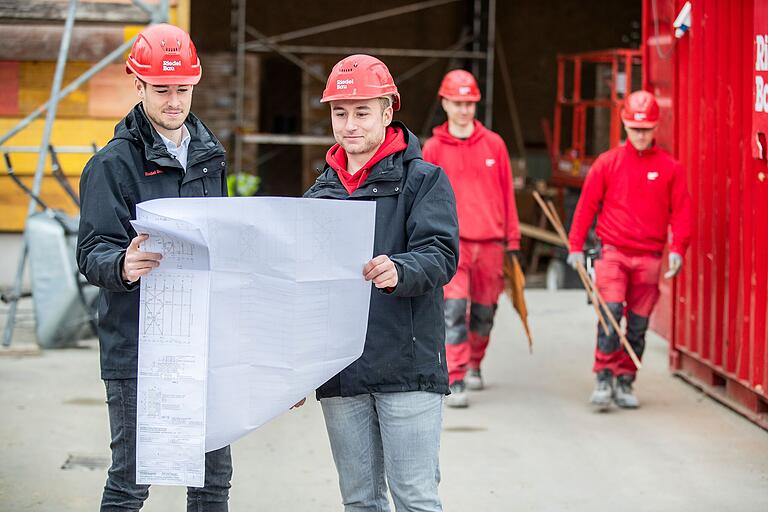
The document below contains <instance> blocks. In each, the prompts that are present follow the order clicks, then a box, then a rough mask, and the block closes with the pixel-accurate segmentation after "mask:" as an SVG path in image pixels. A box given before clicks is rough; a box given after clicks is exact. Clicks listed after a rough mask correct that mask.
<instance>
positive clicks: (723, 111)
mask: <svg viewBox="0 0 768 512" xmlns="http://www.w3.org/2000/svg"><path fill="white" fill-rule="evenodd" d="M684 4H685V2H684V1H681V0H643V40H644V41H645V45H644V67H645V77H646V83H645V87H646V88H647V89H648V90H650V91H652V92H654V93H655V94H657V95H658V96H659V98H660V102H659V103H660V105H661V107H662V112H663V114H662V115H663V122H664V123H666V124H665V125H664V126H662V127H661V128H660V130H659V133H658V142H659V143H660V144H661V145H662V146H664V147H666V148H667V149H669V150H670V151H672V152H673V154H675V156H677V158H679V159H680V161H681V162H682V163H683V164H684V165H685V167H686V168H687V170H688V180H689V181H688V185H689V188H690V192H691V196H692V199H693V207H694V212H695V216H694V226H693V233H692V234H693V242H692V245H691V248H690V250H689V251H688V254H687V255H686V260H685V266H684V272H683V273H682V274H681V276H680V277H679V278H678V279H677V280H676V282H675V283H674V285H671V284H667V286H666V288H664V289H663V295H664V297H663V298H664V300H662V301H661V302H660V304H659V307H658V309H657V313H656V317H655V318H654V327H655V328H657V329H658V330H660V331H661V333H662V335H664V336H666V337H667V338H668V339H669V340H670V342H671V343H670V365H671V368H672V370H673V371H674V372H675V373H677V374H678V375H681V376H682V377H684V378H686V379H687V380H689V381H691V382H693V383H695V384H697V385H699V386H701V387H702V389H704V390H705V391H706V392H707V393H709V394H710V395H712V396H713V397H715V398H716V399H718V400H720V401H722V402H724V403H726V404H728V405H729V406H731V407H733V408H734V409H736V410H738V411H739V412H741V413H743V414H745V415H746V416H747V417H749V418H750V419H751V420H753V421H755V422H756V423H758V424H759V425H761V426H763V427H764V428H768V394H767V391H768V365H767V364H766V363H767V361H768V323H766V316H768V179H767V175H768V166H767V165H766V159H765V153H766V139H765V137H766V134H768V5H766V3H765V2H764V1H762V0H729V1H724V0H696V1H695V2H692V11H691V24H690V31H689V32H688V33H686V34H685V35H683V36H682V37H681V38H679V39H677V38H675V36H674V29H673V28H672V23H673V21H674V20H675V18H676V17H677V15H678V13H679V12H680V9H681V8H682V7H683V5H684Z"/></svg>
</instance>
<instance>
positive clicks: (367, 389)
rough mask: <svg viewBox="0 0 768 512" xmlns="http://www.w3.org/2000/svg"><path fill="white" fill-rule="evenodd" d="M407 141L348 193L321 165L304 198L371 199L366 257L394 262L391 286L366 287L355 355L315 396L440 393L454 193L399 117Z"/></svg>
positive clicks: (453, 247)
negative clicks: (361, 342)
mask: <svg viewBox="0 0 768 512" xmlns="http://www.w3.org/2000/svg"><path fill="white" fill-rule="evenodd" d="M395 125H397V126H398V127H399V128H400V129H402V130H403V131H404V134H405V139H406V142H407V144H408V147H407V148H406V149H405V150H403V151H401V152H398V153H395V154H393V155H390V156H388V157H386V158H384V159H383V160H382V161H380V162H379V163H377V164H376V165H374V166H373V168H372V169H371V173H370V176H368V178H367V179H366V181H365V182H364V183H363V184H362V185H361V186H360V187H359V188H358V189H357V190H355V191H354V192H353V193H352V194H351V195H350V194H348V193H347V191H346V189H345V188H344V186H343V185H342V184H341V182H340V181H339V178H338V175H337V174H336V171H335V170H334V169H332V168H330V167H329V166H327V165H326V167H325V169H324V171H323V173H322V174H321V175H320V177H319V178H317V181H316V182H315V184H314V185H313V186H312V187H311V188H310V189H309V190H308V191H307V192H306V193H305V194H304V197H309V198H324V199H349V200H358V201H376V233H375V237H374V249H373V253H374V256H378V255H381V254H386V255H388V256H389V257H390V258H391V259H392V261H393V262H394V263H395V266H396V267H397V273H398V284H397V287H396V288H395V289H394V291H392V292H391V293H386V292H383V291H380V290H377V289H376V288H375V287H372V290H371V304H370V313H369V317H368V333H367V336H366V340H365V348H364V350H363V355H362V356H361V357H360V358H359V359H358V360H357V361H355V362H354V363H352V364H351V365H350V366H348V367H347V368H345V369H344V370H343V371H341V373H339V374H338V375H336V376H335V377H333V378H331V379H330V380H329V381H328V382H326V383H325V384H323V385H322V386H321V387H320V388H319V389H318V390H317V397H318V398H326V397H333V396H353V395H358V394H364V393H377V392H383V393H388V392H399V391H430V392H435V393H443V394H445V393H447V392H448V372H447V366H446V361H445V322H444V317H443V285H445V284H447V283H448V281H450V279H451V277H453V274H454V273H455V272H456V267H457V265H458V260H459V223H458V219H457V216H456V199H455V197H454V195H453V189H452V188H451V185H450V183H449V181H448V177H447V176H446V175H445V173H444V172H443V170H442V169H440V168H439V167H437V166H435V165H432V164H430V163H428V162H425V161H424V160H422V158H421V147H420V146H419V141H418V139H417V138H416V136H415V135H414V134H412V133H411V132H409V131H408V129H407V128H406V127H405V126H404V125H402V124H400V123H395Z"/></svg>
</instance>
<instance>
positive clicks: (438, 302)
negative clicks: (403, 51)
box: [305, 55, 459, 511]
mask: <svg viewBox="0 0 768 512" xmlns="http://www.w3.org/2000/svg"><path fill="white" fill-rule="evenodd" d="M321 101H322V102H324V103H330V107H331V120H332V124H333V133H334V137H335V138H336V141H337V142H338V144H336V145H334V146H333V147H332V148H331V149H330V150H329V151H328V154H327V156H326V161H327V165H326V167H325V170H324V172H323V173H322V175H321V176H320V177H319V178H318V179H317V181H316V182H315V184H314V185H313V186H312V187H311V188H310V189H309V190H308V191H307V192H306V194H305V197H309V198H322V199H342V200H356V201H374V202H375V203H376V228H375V237H374V252H373V254H374V257H373V259H371V260H370V261H369V262H368V263H367V264H366V265H365V266H364V268H363V275H364V277H365V279H366V280H368V281H370V282H371V283H373V285H374V287H373V290H372V292H371V302H370V312H369V318H368V332H367V336H366V340H365V348H364V351H363V354H362V356H361V357H360V358H359V359H358V360H357V361H355V362H354V363H352V364H351V365H349V366H348V367H347V368H345V369H344V370H343V371H341V372H340V373H339V374H338V375H336V376H335V377H333V378H331V379H330V380H329V381H328V382H326V383H325V384H324V385H322V386H321V387H320V388H319V389H318V390H317V397H318V399H319V400H320V403H321V405H322V409H323V414H324V416H325V423H326V427H327V429H328V436H329V439H330V444H331V450H332V452H333V458H334V461H335V463H336V468H337V471H338V474H339V485H340V488H341V495H342V500H343V503H344V506H345V510H348V511H351V510H389V505H388V500H387V484H389V488H390V490H391V492H392V497H393V499H394V502H395V506H396V508H397V510H398V511H410V510H417V508H416V507H418V510H429V511H439V510H442V505H441V503H440V498H439V496H438V492H437V488H438V483H439V480H440V476H439V460H438V455H439V449H440V431H441V425H442V409H443V397H444V395H445V394H446V393H447V392H448V373H447V367H446V361H445V344H444V340H445V327H444V320H443V291H442V287H443V286H444V285H445V284H446V283H448V281H450V280H451V277H453V275H454V273H455V272H456V267H457V263H458V257H459V231H458V220H457V216H456V201H455V198H454V195H453V190H452V189H451V185H450V183H449V181H448V178H447V177H446V175H445V173H443V171H442V170H441V169H440V168H439V167H437V166H434V165H432V164H429V163H427V162H425V161H424V160H422V157H421V148H420V146H419V142H418V139H417V138H416V136H415V135H414V134H413V133H411V132H410V131H409V130H408V129H407V128H406V127H405V126H404V125H403V124H401V123H399V122H393V121H392V116H393V111H396V110H399V108H400V95H399V94H398V91H397V87H396V86H395V83H394V80H393V78H392V75H391V74H390V73H389V70H388V69H387V67H386V65H384V63H383V62H381V61H380V60H378V59H376V58H374V57H371V56H369V55H352V56H350V57H347V58H345V59H343V60H341V61H340V62H339V63H338V64H336V66H334V68H333V70H332V71H331V74H330V76H329V77H328V82H327V85H326V88H325V91H324V93H323V97H322V100H321Z"/></svg>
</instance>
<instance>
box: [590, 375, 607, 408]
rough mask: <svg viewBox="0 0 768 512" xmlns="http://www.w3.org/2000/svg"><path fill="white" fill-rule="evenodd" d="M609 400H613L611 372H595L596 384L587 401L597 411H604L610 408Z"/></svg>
mask: <svg viewBox="0 0 768 512" xmlns="http://www.w3.org/2000/svg"><path fill="white" fill-rule="evenodd" d="M611 399H613V372H611V370H600V371H599V372H597V384H595V389H594V391H592V396H590V397H589V401H590V403H591V404H592V405H594V406H595V407H597V409H598V410H599V411H605V410H607V409H608V408H609V407H610V406H611Z"/></svg>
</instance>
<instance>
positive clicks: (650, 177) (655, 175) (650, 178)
mask: <svg viewBox="0 0 768 512" xmlns="http://www.w3.org/2000/svg"><path fill="white" fill-rule="evenodd" d="M658 177H659V173H658V171H649V172H648V181H656V178H658Z"/></svg>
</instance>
